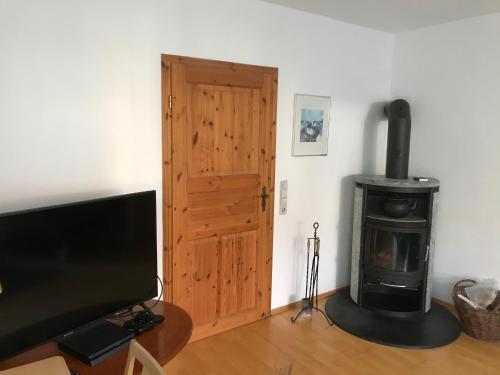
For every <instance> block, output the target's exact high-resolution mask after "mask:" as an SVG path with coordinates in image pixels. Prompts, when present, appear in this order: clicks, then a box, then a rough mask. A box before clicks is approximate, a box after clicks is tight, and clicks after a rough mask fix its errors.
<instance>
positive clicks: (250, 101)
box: [162, 56, 277, 339]
mask: <svg viewBox="0 0 500 375" xmlns="http://www.w3.org/2000/svg"><path fill="white" fill-rule="evenodd" d="M162 63H163V74H164V77H163V82H164V88H163V89H164V93H163V95H164V111H165V119H164V141H163V142H164V163H165V165H166V166H167V167H166V168H165V175H164V190H165V191H164V200H165V201H166V202H168V203H167V209H166V211H165V231H164V233H165V239H166V241H165V243H166V245H165V258H166V260H165V269H166V271H165V273H166V275H167V276H166V285H167V288H166V292H167V293H170V295H171V300H172V302H174V303H176V304H178V305H180V306H181V307H183V308H184V309H186V310H187V311H188V312H189V313H190V315H191V317H192V318H193V322H194V332H193V337H194V339H197V338H201V337H205V336H207V335H211V334H214V333H217V332H220V331H222V330H225V329H229V328H233V327H235V326H238V325H241V324H246V323H249V322H252V321H255V320H257V319H259V318H262V317H265V316H267V315H268V314H269V313H270V295H271V261H272V222H273V211H274V208H273V199H274V197H273V195H274V161H275V157H274V149H275V128H276V88H277V70H276V69H273V68H263V67H254V66H247V65H239V64H230V63H223V62H213V61H207V60H198V59H190V58H182V57H176V56H163V59H162ZM166 96H167V97H170V96H172V97H173V106H172V109H170V108H165V107H166V106H167V103H168V100H165V97H166ZM166 126H170V131H165V127H166ZM165 144H168V145H170V146H171V152H170V153H169V152H168V150H167V151H165ZM263 189H265V191H266V192H267V194H268V195H269V196H268V197H267V202H266V206H265V207H263V205H262V192H263Z"/></svg>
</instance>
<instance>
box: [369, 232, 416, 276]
mask: <svg viewBox="0 0 500 375" xmlns="http://www.w3.org/2000/svg"><path fill="white" fill-rule="evenodd" d="M422 241H423V239H422V235H421V234H420V233H402V232H398V231H391V230H386V229H380V228H375V227H369V228H367V233H366V248H365V249H366V251H367V252H368V254H367V261H368V263H369V267H374V268H378V269H383V270H386V271H392V272H417V271H418V270H419V262H420V250H421V248H422Z"/></svg>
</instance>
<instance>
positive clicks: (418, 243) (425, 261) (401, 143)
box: [351, 99, 439, 318]
mask: <svg viewBox="0 0 500 375" xmlns="http://www.w3.org/2000/svg"><path fill="white" fill-rule="evenodd" d="M385 114H386V115H387V117H388V119H389V129H388V139H387V163H386V175H385V176H364V175H361V176H356V177H355V183H356V186H355V192H354V222H353V244H352V268H351V298H352V299H353V301H355V302H356V303H357V304H358V305H359V306H361V307H364V308H367V309H371V310H374V311H377V312H380V313H382V314H385V315H389V316H394V317H403V318H410V317H415V318H418V317H421V316H423V314H425V313H426V312H427V311H428V310H429V309H430V306H431V287H432V285H431V277H430V276H431V274H432V263H433V258H434V226H433V222H434V220H433V219H434V215H435V213H436V208H437V201H438V194H439V181H438V180H436V179H433V178H427V179H424V180H423V181H422V180H420V179H415V178H411V177H408V162H409V152H410V132H411V116H410V106H409V104H408V102H406V101H405V100H402V99H398V100H395V101H393V102H391V103H389V104H388V105H387V106H386V107H385Z"/></svg>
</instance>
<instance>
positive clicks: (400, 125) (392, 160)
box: [384, 99, 411, 179]
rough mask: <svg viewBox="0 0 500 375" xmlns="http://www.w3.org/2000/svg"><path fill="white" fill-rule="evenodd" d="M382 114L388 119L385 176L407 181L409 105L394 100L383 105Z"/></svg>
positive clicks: (409, 125)
mask: <svg viewBox="0 0 500 375" xmlns="http://www.w3.org/2000/svg"><path fill="white" fill-rule="evenodd" d="M384 113H385V115H386V116H387V118H388V119H389V128H388V131H387V160H386V165H385V176H386V177H387V178H397V179H407V178H408V162H409V157H410V133H411V115H410V104H409V103H408V102H407V101H406V100H403V99H396V100H394V101H392V102H390V103H387V104H386V105H385V107H384Z"/></svg>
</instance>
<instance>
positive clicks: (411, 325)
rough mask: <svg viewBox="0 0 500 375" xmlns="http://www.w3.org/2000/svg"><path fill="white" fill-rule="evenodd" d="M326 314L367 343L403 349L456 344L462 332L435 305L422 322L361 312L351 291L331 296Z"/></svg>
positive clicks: (453, 318) (450, 316)
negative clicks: (454, 342)
mask: <svg viewBox="0 0 500 375" xmlns="http://www.w3.org/2000/svg"><path fill="white" fill-rule="evenodd" d="M325 310H326V313H327V315H328V316H329V317H330V319H331V320H332V321H333V322H334V323H335V324H336V325H338V326H339V327H340V328H342V329H343V330H344V331H347V332H349V333H351V334H353V335H355V336H358V337H361V338H363V339H365V340H369V341H373V342H376V343H379V344H384V345H390V346H397V347H401V348H415V349H426V348H436V347H438V346H443V345H446V344H449V343H450V342H452V341H454V340H455V339H456V338H458V336H460V332H461V328H460V325H459V323H458V321H457V319H456V318H455V317H454V316H453V314H451V313H450V312H449V311H448V310H446V309H445V308H444V307H442V306H440V305H438V304H435V303H433V304H432V306H431V309H430V311H429V312H428V313H427V314H425V317H424V318H423V319H422V320H418V321H415V320H406V319H395V318H388V317H384V316H381V315H379V314H376V313H374V312H372V311H370V310H367V309H363V308H360V307H359V306H358V305H356V304H355V303H354V302H353V301H352V299H351V297H350V296H349V290H345V291H342V292H340V293H336V294H334V295H333V296H331V297H330V298H329V299H328V301H326V305H325Z"/></svg>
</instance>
